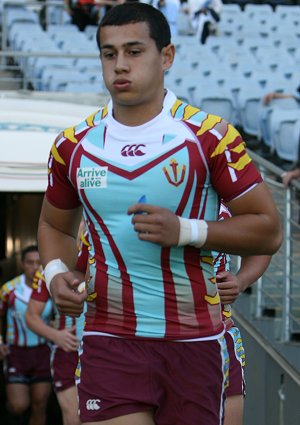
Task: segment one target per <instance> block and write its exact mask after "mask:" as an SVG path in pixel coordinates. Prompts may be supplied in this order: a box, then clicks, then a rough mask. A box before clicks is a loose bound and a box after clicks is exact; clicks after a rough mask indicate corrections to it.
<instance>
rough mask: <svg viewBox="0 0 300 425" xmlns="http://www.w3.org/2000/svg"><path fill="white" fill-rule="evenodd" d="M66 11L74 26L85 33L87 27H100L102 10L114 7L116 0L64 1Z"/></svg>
mask: <svg viewBox="0 0 300 425" xmlns="http://www.w3.org/2000/svg"><path fill="white" fill-rule="evenodd" d="M64 1H65V9H66V11H67V13H68V14H69V15H70V17H71V20H72V24H74V25H77V26H78V28H79V30H80V31H84V29H85V27H86V26H87V25H98V22H99V19H100V9H101V7H103V6H113V5H115V4H116V2H115V1H114V0H64Z"/></svg>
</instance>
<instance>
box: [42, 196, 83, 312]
mask: <svg viewBox="0 0 300 425" xmlns="http://www.w3.org/2000/svg"><path fill="white" fill-rule="evenodd" d="M81 217H82V209H81V207H76V208H73V209H60V208H57V207H55V206H53V205H52V204H51V203H50V202H49V201H48V200H47V197H46V196H45V198H44V201H43V205H42V210H41V214H40V220H39V226H38V245H39V253H40V257H41V261H42V265H43V267H44V269H45V272H46V270H47V265H49V263H50V262H51V261H53V260H60V261H61V262H62V263H63V264H64V265H65V267H66V268H67V269H68V270H69V271H65V270H66V269H65V268H64V269H62V270H61V271H60V269H59V268H58V269H57V270H56V271H57V273H56V274H55V275H54V276H53V278H52V279H51V281H50V282H47V285H48V287H49V289H50V292H51V296H52V297H53V299H54V301H55V304H56V305H57V307H58V309H59V311H60V312H61V313H62V314H66V315H69V316H79V315H80V314H81V313H82V310H83V304H84V301H85V299H86V298H87V293H86V291H83V293H78V292H77V291H76V289H77V287H78V285H79V284H80V283H81V282H82V281H83V280H84V274H83V273H81V272H79V271H75V265H76V260H77V255H78V250H77V244H76V238H77V232H78V227H79V224H80V220H81ZM46 280H47V279H46Z"/></svg>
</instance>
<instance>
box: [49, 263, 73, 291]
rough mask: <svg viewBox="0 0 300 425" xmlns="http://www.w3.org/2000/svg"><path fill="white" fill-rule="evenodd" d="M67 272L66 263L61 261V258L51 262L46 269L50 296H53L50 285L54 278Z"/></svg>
mask: <svg viewBox="0 0 300 425" xmlns="http://www.w3.org/2000/svg"><path fill="white" fill-rule="evenodd" d="M67 271H69V269H68V267H67V266H66V265H65V263H63V262H62V261H61V259H60V258H56V259H55V260H51V261H49V263H48V264H47V265H46V267H45V269H44V275H45V281H46V286H47V289H48V292H49V294H51V291H50V283H51V281H52V279H53V278H54V276H56V275H57V274H59V273H64V272H67Z"/></svg>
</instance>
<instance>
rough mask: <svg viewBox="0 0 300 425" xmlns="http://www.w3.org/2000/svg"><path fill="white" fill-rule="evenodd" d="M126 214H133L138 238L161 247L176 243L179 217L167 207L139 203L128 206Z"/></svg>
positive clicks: (133, 222)
mask: <svg viewBox="0 0 300 425" xmlns="http://www.w3.org/2000/svg"><path fill="white" fill-rule="evenodd" d="M128 214H133V217H132V224H133V228H134V230H135V231H136V232H137V234H138V238H139V239H140V240H142V241H147V242H153V243H156V244H159V245H161V246H163V247H168V246H176V245H177V244H178V240H179V230H180V224H179V219H178V217H177V215H175V214H174V213H172V212H171V211H169V210H168V209H166V208H161V207H156V206H154V205H149V204H143V203H140V204H135V205H132V206H131V207H129V208H128Z"/></svg>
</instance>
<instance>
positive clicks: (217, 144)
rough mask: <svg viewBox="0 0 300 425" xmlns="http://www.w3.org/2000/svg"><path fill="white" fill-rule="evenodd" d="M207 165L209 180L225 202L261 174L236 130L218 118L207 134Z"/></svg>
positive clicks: (240, 193) (257, 179) (239, 193)
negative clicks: (208, 139) (209, 174)
mask: <svg viewBox="0 0 300 425" xmlns="http://www.w3.org/2000/svg"><path fill="white" fill-rule="evenodd" d="M208 137H209V138H211V140H210V142H209V144H208V145H209V153H208V161H209V169H210V173H211V181H212V184H213V186H214V188H215V190H216V192H217V193H218V194H219V196H220V197H221V198H222V199H223V200H224V201H225V202H229V201H231V200H232V199H235V198H237V197H238V196H241V195H242V194H243V193H246V192H247V191H249V190H250V189H251V188H253V187H255V186H256V185H257V184H258V183H261V182H262V177H261V175H260V173H259V171H258V170H257V168H256V167H255V165H254V163H253V161H252V159H251V158H250V156H249V154H248V153H247V151H246V145H245V142H244V141H243V139H242V138H241V135H240V134H239V132H238V131H237V130H236V129H235V128H234V127H233V126H232V125H231V124H228V123H227V122H226V121H225V120H221V121H220V122H219V123H217V125H216V126H215V127H214V129H213V131H211V132H209V135H208Z"/></svg>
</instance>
